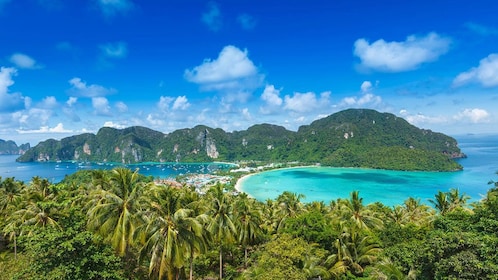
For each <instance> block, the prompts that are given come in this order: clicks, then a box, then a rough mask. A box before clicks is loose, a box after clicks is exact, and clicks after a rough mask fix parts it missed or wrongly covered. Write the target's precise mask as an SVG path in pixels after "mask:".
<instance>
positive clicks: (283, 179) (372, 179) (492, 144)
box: [239, 135, 498, 206]
mask: <svg viewBox="0 0 498 280" xmlns="http://www.w3.org/2000/svg"><path fill="white" fill-rule="evenodd" d="M455 138H456V139H457V140H458V143H459V147H460V148H461V150H462V151H463V152H464V153H465V154H467V156H468V157H467V158H464V159H459V160H458V161H459V163H460V164H461V165H462V166H463V167H464V170H463V171H457V172H407V171H390V170H377V169H359V168H329V167H305V168H290V169H279V170H278V169H277V170H272V171H267V172H262V173H258V174H255V175H251V176H248V177H247V178H245V179H244V180H242V181H241V183H240V185H239V186H240V189H241V190H242V191H244V192H246V193H248V194H249V195H251V196H252V197H254V198H256V199H258V200H261V201H264V200H266V199H275V198H277V197H278V195H280V194H281V193H282V192H283V191H290V192H294V193H298V194H303V195H304V196H305V198H304V199H303V201H305V202H310V201H324V202H326V203H328V202H329V201H331V200H335V199H337V198H349V195H350V193H351V192H352V191H359V194H360V197H362V198H363V202H364V203H367V204H368V203H372V202H376V201H379V202H382V203H383V204H385V205H388V206H393V205H398V204H402V203H403V202H404V200H405V199H407V198H408V197H414V198H417V199H420V201H421V203H424V204H429V201H428V200H429V199H433V198H434V195H435V194H436V193H437V192H438V191H439V190H440V191H449V190H450V189H452V188H454V189H458V190H459V191H460V193H465V194H467V195H469V196H470V197H471V199H470V201H478V200H480V199H481V198H482V196H484V195H485V194H486V193H487V191H488V190H489V188H491V185H489V184H488V182H489V181H490V180H493V181H498V175H497V174H496V172H497V171H498V135H486V136H483V135H479V136H477V135H465V136H458V137H455Z"/></svg>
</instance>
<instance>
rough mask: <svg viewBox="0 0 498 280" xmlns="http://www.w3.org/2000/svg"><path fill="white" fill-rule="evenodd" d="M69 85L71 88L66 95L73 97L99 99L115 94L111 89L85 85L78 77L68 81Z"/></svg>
mask: <svg viewBox="0 0 498 280" xmlns="http://www.w3.org/2000/svg"><path fill="white" fill-rule="evenodd" d="M69 84H70V85H71V86H72V87H71V88H70V89H69V90H68V93H69V94H70V95H71V96H74V97H99V96H106V95H109V94H113V93H115V92H116V90H115V89H113V88H105V87H103V86H101V85H95V84H93V85H87V83H86V82H85V81H82V80H81V79H80V78H78V77H75V78H72V79H71V80H69Z"/></svg>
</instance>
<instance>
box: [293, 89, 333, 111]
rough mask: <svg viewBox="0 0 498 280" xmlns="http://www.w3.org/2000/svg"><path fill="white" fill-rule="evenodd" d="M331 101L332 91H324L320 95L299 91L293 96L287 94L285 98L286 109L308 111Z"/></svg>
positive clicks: (326, 104)
mask: <svg viewBox="0 0 498 280" xmlns="http://www.w3.org/2000/svg"><path fill="white" fill-rule="evenodd" d="M329 103H330V92H329V91H326V92H322V93H321V94H320V97H317V95H316V94H315V93H314V92H306V93H299V92H295V93H294V95H293V96H290V95H286V96H285V98H284V104H285V105H284V109H287V110H290V111H294V112H298V113H307V112H312V111H314V110H316V109H319V108H322V107H325V106H328V104H329Z"/></svg>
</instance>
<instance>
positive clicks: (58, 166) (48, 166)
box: [0, 155, 234, 183]
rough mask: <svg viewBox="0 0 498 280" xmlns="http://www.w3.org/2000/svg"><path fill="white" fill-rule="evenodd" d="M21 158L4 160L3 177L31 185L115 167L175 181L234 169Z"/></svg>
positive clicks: (0, 169) (218, 164) (1, 164)
mask: <svg viewBox="0 0 498 280" xmlns="http://www.w3.org/2000/svg"><path fill="white" fill-rule="evenodd" d="M17 157H18V156H12V155H2V156H0V177H2V178H4V179H5V178H8V177H14V178H15V179H16V180H20V181H25V182H28V181H30V180H31V179H32V178H33V177H34V176H39V177H41V178H46V179H48V180H49V181H50V182H52V183H57V182H60V181H61V180H62V179H64V177H65V176H66V175H69V174H72V173H74V172H76V171H78V170H91V169H103V170H110V169H113V168H115V167H126V168H130V169H132V170H135V169H138V171H139V173H140V174H143V175H146V176H152V177H154V178H175V177H176V176H178V175H185V174H193V173H195V174H211V173H214V172H215V171H216V170H219V169H222V170H228V169H229V168H230V167H233V166H234V165H233V164H231V163H223V162H215V163H213V162H209V163H176V162H170V163H157V162H145V163H140V164H126V165H124V164H119V163H100V162H76V161H63V162H23V163H20V162H16V158H17Z"/></svg>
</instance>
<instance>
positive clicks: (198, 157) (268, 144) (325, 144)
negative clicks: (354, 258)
mask: <svg viewBox="0 0 498 280" xmlns="http://www.w3.org/2000/svg"><path fill="white" fill-rule="evenodd" d="M461 157H465V155H464V154H463V153H462V152H461V151H460V148H459V147H458V143H457V141H456V140H455V139H454V138H452V137H450V136H447V135H444V134H442V133H438V132H433V131H431V130H425V129H420V128H417V127H415V126H413V125H411V124H409V123H408V122H407V121H406V120H404V119H403V118H400V117H397V116H395V115H393V114H390V113H380V112H377V111H375V110H370V109H348V110H344V111H341V112H338V113H335V114H332V115H330V116H328V117H325V118H323V119H319V120H316V121H314V122H312V123H311V124H309V125H304V126H301V127H299V129H298V131H289V130H287V129H286V128H284V127H282V126H277V125H271V124H258V125H254V126H251V127H249V128H248V129H247V130H243V131H234V132H225V131H224V130H222V129H220V128H210V127H207V126H204V125H198V126H195V127H194V128H185V129H179V130H176V131H173V132H171V133H168V134H165V133H162V132H159V131H155V130H152V129H149V128H146V127H141V126H134V127H129V128H125V129H115V128H110V127H103V128H101V129H100V130H99V131H98V133H97V134H92V133H84V134H80V135H75V136H71V137H67V138H64V139H61V140H60V141H58V140H54V139H49V140H46V141H43V142H40V143H39V144H37V145H36V146H35V147H32V148H30V149H29V150H27V151H26V152H25V153H24V154H23V155H21V156H20V157H19V158H18V159H17V161H19V162H32V161H40V162H41V161H71V160H75V161H94V162H120V163H125V164H128V163H139V162H213V161H229V162H240V161H257V162H299V163H302V164H321V165H326V166H335V167H363V168H378V169H391V170H423V171H455V170H461V169H462V166H461V165H460V164H458V163H457V162H456V161H455V160H454V159H455V158H461Z"/></svg>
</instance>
